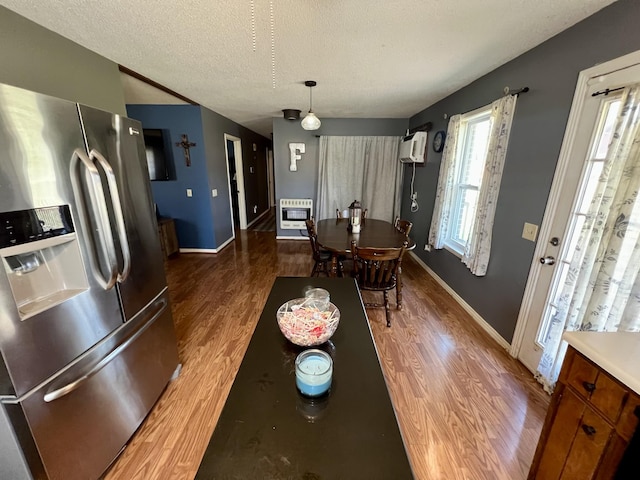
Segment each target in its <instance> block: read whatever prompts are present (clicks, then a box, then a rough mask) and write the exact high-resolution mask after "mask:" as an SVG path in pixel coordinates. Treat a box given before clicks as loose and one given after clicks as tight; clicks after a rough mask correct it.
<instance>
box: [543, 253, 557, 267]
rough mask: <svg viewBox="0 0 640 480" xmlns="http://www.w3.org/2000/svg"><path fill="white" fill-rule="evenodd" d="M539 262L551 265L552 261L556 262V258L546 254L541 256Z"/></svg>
mask: <svg viewBox="0 0 640 480" xmlns="http://www.w3.org/2000/svg"><path fill="white" fill-rule="evenodd" d="M540 263H541V264H543V265H553V264H554V263H556V259H555V258H553V257H551V256H549V255H547V256H546V257H542V258H541V259H540Z"/></svg>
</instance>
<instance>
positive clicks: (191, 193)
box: [187, 188, 193, 197]
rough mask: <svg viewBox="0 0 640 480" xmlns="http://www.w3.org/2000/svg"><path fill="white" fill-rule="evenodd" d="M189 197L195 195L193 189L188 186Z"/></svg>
mask: <svg viewBox="0 0 640 480" xmlns="http://www.w3.org/2000/svg"><path fill="white" fill-rule="evenodd" d="M187 197H193V190H191V189H190V188H187Z"/></svg>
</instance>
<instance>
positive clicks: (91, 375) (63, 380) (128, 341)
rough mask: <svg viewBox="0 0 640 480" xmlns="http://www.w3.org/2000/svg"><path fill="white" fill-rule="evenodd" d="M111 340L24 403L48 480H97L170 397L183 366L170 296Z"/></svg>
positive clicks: (152, 306) (126, 326)
mask: <svg viewBox="0 0 640 480" xmlns="http://www.w3.org/2000/svg"><path fill="white" fill-rule="evenodd" d="M112 340H113V342H111V344H110V345H109V346H108V347H109V348H97V349H95V350H92V351H90V352H88V353H87V354H85V355H84V356H83V357H82V358H81V359H80V360H79V361H78V362H77V363H75V364H74V365H72V367H71V368H69V369H67V370H66V371H65V372H63V373H62V374H61V375H59V376H57V377H55V378H54V379H53V380H51V381H50V382H48V383H47V384H45V385H43V386H42V387H41V388H39V389H38V390H35V391H33V392H30V393H29V395H28V396H27V397H26V398H24V399H23V400H22V402H21V403H20V405H21V406H22V410H23V412H24V416H25V418H26V421H27V422H28V424H29V428H30V430H31V432H32V434H33V439H34V441H35V444H36V446H37V449H38V452H39V454H40V458H41V460H42V463H43V464H44V468H45V470H46V472H47V475H48V477H49V479H50V480H56V479H59V480H75V479H78V480H79V479H88V478H99V477H100V475H101V474H102V473H103V472H104V470H105V469H106V468H107V467H108V466H109V465H110V464H111V463H112V462H113V460H114V459H115V458H116V457H117V455H118V454H119V452H120V451H121V449H122V447H123V446H124V445H125V444H126V443H127V441H128V440H129V438H130V437H131V435H133V433H134V432H135V431H136V429H137V428H138V427H139V426H140V424H141V423H142V421H143V420H144V418H145V417H146V415H147V413H148V412H149V411H150V410H151V408H152V407H153V405H154V403H155V402H156V401H157V399H158V398H159V396H160V394H161V393H162V391H163V390H164V388H165V386H166V385H167V383H168V381H169V379H170V378H171V375H172V374H173V372H174V370H175V369H176V366H177V364H178V357H177V349H176V341H175V333H174V329H173V321H172V318H171V309H170V307H169V303H168V297H167V293H166V291H165V292H164V293H163V294H162V295H161V296H159V297H158V298H156V299H155V300H154V301H153V302H151V304H150V305H149V306H148V307H147V308H146V309H145V310H143V311H142V312H141V313H140V315H138V316H137V317H136V318H135V319H134V320H133V321H131V322H128V323H126V324H124V325H123V327H122V328H121V330H119V331H118V333H117V335H116V336H114V338H113V339H112ZM105 347H106V345H105ZM0 457H1V456H0Z"/></svg>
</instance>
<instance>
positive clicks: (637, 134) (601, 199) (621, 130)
mask: <svg viewBox="0 0 640 480" xmlns="http://www.w3.org/2000/svg"><path fill="white" fill-rule="evenodd" d="M625 95H626V97H625V98H624V100H623V107H622V109H621V111H620V114H619V116H618V119H617V121H616V128H615V132H614V135H613V139H612V141H611V144H610V145H609V150H608V152H607V156H606V159H605V162H604V167H603V170H602V174H601V175H600V178H599V181H598V185H597V187H596V192H595V194H594V196H593V200H592V202H591V204H590V207H589V211H588V213H587V216H586V220H585V222H584V224H583V226H582V230H581V232H580V236H579V240H578V243H577V246H576V248H575V251H574V254H573V257H572V259H571V264H570V266H569V273H568V275H567V278H566V281H565V283H564V285H563V286H562V291H561V294H560V297H559V300H558V302H557V311H556V313H555V314H554V316H553V318H552V319H551V326H550V329H549V333H548V335H547V338H546V339H545V347H544V353H543V355H542V358H541V360H540V365H538V373H537V374H536V378H537V379H538V381H540V382H541V383H542V384H543V386H544V387H545V390H547V391H551V390H552V389H553V386H554V385H555V383H556V380H557V378H558V374H559V372H560V367H561V365H562V361H563V359H564V352H565V350H566V344H565V342H563V341H562V333H563V332H565V331H576V330H584V331H596V332H615V331H626V332H640V275H638V273H639V271H640V199H639V198H638V191H639V190H640V84H638V85H635V86H633V87H630V88H629V89H628V91H627V92H626V94H625Z"/></svg>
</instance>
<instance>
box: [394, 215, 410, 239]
mask: <svg viewBox="0 0 640 480" xmlns="http://www.w3.org/2000/svg"><path fill="white" fill-rule="evenodd" d="M393 226H394V227H396V230H398V231H399V232H400V233H402V234H404V235H405V236H407V237H408V236H409V232H410V231H411V227H413V223H411V222H410V221H409V220H402V219H401V218H400V217H396V220H395V222H393Z"/></svg>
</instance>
